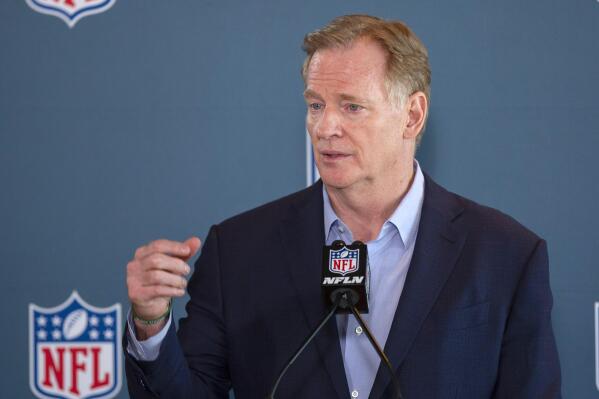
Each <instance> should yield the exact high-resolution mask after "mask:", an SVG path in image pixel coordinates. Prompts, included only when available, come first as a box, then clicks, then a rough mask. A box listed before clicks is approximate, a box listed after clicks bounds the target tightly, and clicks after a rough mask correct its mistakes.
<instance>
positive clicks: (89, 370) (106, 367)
mask: <svg viewBox="0 0 599 399" xmlns="http://www.w3.org/2000/svg"><path fill="white" fill-rule="evenodd" d="M120 335H121V305H120V304H118V303H116V304H114V305H112V306H110V307H107V308H97V307H95V306H92V305H90V304H88V303H87V302H85V301H84V300H83V299H81V297H80V296H79V294H77V292H76V291H74V292H73V293H72V294H71V296H70V297H69V298H68V299H67V300H66V301H65V302H63V303H62V304H60V305H58V306H56V307H53V308H42V307H40V306H37V305H35V304H30V305H29V385H30V386H31V390H32V391H33V393H34V394H35V396H37V397H38V398H64V399H80V398H112V397H114V396H115V395H116V394H117V393H118V392H119V390H120V389H121V356H120V353H121V341H120V339H119V338H120Z"/></svg>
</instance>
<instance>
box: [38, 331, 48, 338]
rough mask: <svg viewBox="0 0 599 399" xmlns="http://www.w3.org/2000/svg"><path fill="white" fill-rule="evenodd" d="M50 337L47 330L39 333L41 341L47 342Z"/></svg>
mask: <svg viewBox="0 0 599 399" xmlns="http://www.w3.org/2000/svg"><path fill="white" fill-rule="evenodd" d="M47 337H48V333H47V332H46V331H45V330H39V331H38V332H37V338H38V339H41V340H45V339H46V338H47Z"/></svg>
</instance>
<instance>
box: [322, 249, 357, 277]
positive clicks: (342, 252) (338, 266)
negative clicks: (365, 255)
mask: <svg viewBox="0 0 599 399" xmlns="http://www.w3.org/2000/svg"><path fill="white" fill-rule="evenodd" d="M359 253H360V251H359V250H357V249H347V247H343V248H341V249H337V250H335V249H331V250H330V257H329V259H330V261H329V271H330V272H331V273H335V274H340V275H342V276H345V275H346V274H348V273H353V272H355V271H357V270H358V255H359Z"/></svg>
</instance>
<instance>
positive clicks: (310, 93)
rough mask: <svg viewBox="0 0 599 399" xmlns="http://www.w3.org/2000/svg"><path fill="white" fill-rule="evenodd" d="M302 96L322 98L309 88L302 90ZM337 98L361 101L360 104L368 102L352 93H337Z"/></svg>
mask: <svg viewBox="0 0 599 399" xmlns="http://www.w3.org/2000/svg"><path fill="white" fill-rule="evenodd" d="M304 97H305V98H309V97H310V98H317V99H319V100H322V96H320V94H318V93H316V92H315V91H314V90H311V89H306V90H304ZM339 98H340V99H341V100H342V101H351V102H357V103H361V104H367V103H368V102H369V101H368V100H366V99H365V98H362V97H356V96H354V95H351V94H345V93H341V94H339Z"/></svg>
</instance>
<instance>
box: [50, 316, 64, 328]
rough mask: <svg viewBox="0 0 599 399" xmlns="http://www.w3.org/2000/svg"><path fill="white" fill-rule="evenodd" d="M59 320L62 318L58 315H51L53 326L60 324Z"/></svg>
mask: <svg viewBox="0 0 599 399" xmlns="http://www.w3.org/2000/svg"><path fill="white" fill-rule="evenodd" d="M61 321H62V319H61V318H60V317H58V315H55V316H54V317H52V325H53V326H54V327H58V326H60V322H61Z"/></svg>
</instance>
